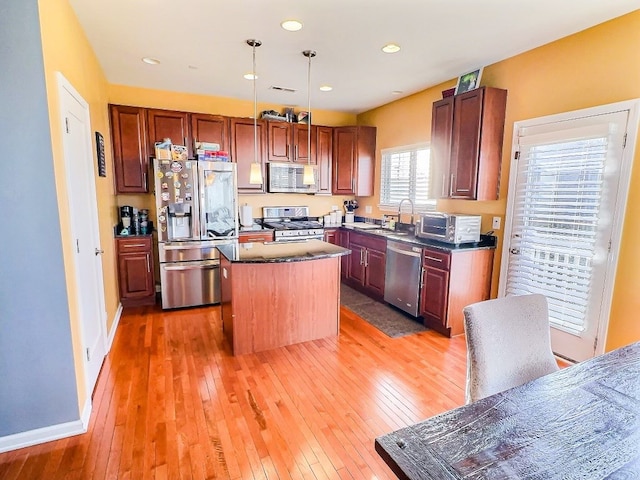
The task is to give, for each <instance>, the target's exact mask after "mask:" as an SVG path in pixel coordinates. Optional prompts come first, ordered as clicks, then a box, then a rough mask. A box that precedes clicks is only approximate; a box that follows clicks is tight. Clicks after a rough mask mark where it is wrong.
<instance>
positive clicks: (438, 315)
mask: <svg viewBox="0 0 640 480" xmlns="http://www.w3.org/2000/svg"><path fill="white" fill-rule="evenodd" d="M493 254H494V250H493V249H469V250H463V249H461V250H453V251H450V252H447V251H443V250H436V249H430V248H423V249H422V267H423V270H422V290H421V292H420V315H421V316H422V317H423V322H424V325H425V326H426V327H429V328H432V329H434V330H435V331H437V332H439V333H441V334H443V335H446V336H448V337H451V336H454V335H460V334H461V333H464V323H463V314H462V309H463V308H464V307H465V306H467V305H470V304H472V303H475V302H481V301H483V300H487V299H488V298H489V293H490V290H491V270H492V267H493Z"/></svg>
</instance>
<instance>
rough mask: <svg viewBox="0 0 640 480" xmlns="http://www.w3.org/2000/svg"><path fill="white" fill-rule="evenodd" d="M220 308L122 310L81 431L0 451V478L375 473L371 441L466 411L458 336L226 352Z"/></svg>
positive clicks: (377, 336) (363, 326)
mask: <svg viewBox="0 0 640 480" xmlns="http://www.w3.org/2000/svg"><path fill="white" fill-rule="evenodd" d="M219 312H220V310H219V308H218V307H210V308H197V309H188V310H180V311H172V312H164V311H162V310H161V309H160V308H159V307H155V308H151V307H138V308H131V309H125V312H124V314H123V316H122V318H121V321H120V326H119V328H118V332H117V334H116V338H115V340H114V344H113V346H112V349H111V352H110V353H109V355H108V357H107V358H106V360H105V363H104V366H103V368H102V372H101V373H100V377H99V379H98V384H97V386H96V389H95V392H94V398H93V411H92V414H91V421H90V425H89V431H88V432H87V433H86V434H84V435H79V436H76V437H71V438H66V439H63V440H58V441H55V442H49V443H46V444H42V445H37V446H34V447H29V448H24V449H21V450H16V451H12V452H8V453H4V454H0V479H2V480H8V479H47V480H51V479H65V480H67V479H100V480H102V479H135V480H137V479H151V478H155V479H165V478H166V479H213V478H219V479H289V478H291V479H334V478H336V479H366V480H372V479H386V478H395V476H394V475H393V474H392V473H391V471H390V470H389V469H388V468H387V466H386V465H385V464H384V463H383V462H382V460H381V459H380V458H379V457H378V454H377V453H376V452H375V450H374V439H375V437H377V436H379V435H382V434H385V433H388V432H390V431H393V430H396V429H398V428H401V427H404V426H406V425H409V424H412V423H416V422H418V421H420V420H422V419H425V418H427V417H430V416H432V415H435V414H437V413H440V412H443V411H445V410H449V409H451V408H454V407H457V406H459V405H462V404H463V403H464V382H465V355H466V349H465V340H464V336H459V337H455V338H453V339H448V338H445V337H443V336H441V335H438V334H436V333H434V332H432V331H427V332H423V333H419V334H414V335H410V336H406V337H402V338H397V339H392V338H389V337H387V336H386V335H384V334H383V333H381V332H380V331H378V330H377V329H375V328H374V327H372V326H370V325H369V324H368V323H366V322H365V321H363V320H362V319H360V318H359V317H357V316H355V315H354V314H351V313H350V311H348V310H346V309H342V313H341V329H340V335H339V337H335V338H329V339H325V340H320V341H313V342H306V343H302V344H298V345H293V346H289V347H285V348H279V349H276V350H271V351H268V352H264V353H260V354H250V355H243V356H239V357H233V356H231V355H230V350H229V346H228V344H227V343H226V342H225V340H224V338H223V335H222V326H221V320H220V313H219Z"/></svg>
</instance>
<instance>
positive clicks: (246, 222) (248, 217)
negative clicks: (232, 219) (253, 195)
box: [240, 203, 253, 227]
mask: <svg viewBox="0 0 640 480" xmlns="http://www.w3.org/2000/svg"><path fill="white" fill-rule="evenodd" d="M240 225H242V226H243V227H250V226H251V225H253V208H252V207H251V205H247V204H246V203H245V204H244V205H242V206H241V207H240Z"/></svg>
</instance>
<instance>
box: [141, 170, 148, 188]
mask: <svg viewBox="0 0 640 480" xmlns="http://www.w3.org/2000/svg"><path fill="white" fill-rule="evenodd" d="M142 186H143V187H144V188H145V189H146V188H148V187H147V172H142Z"/></svg>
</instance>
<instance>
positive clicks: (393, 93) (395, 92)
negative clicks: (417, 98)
mask: <svg viewBox="0 0 640 480" xmlns="http://www.w3.org/2000/svg"><path fill="white" fill-rule="evenodd" d="M401 93H402V90H394V91H393V92H391V95H400V94H401Z"/></svg>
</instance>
